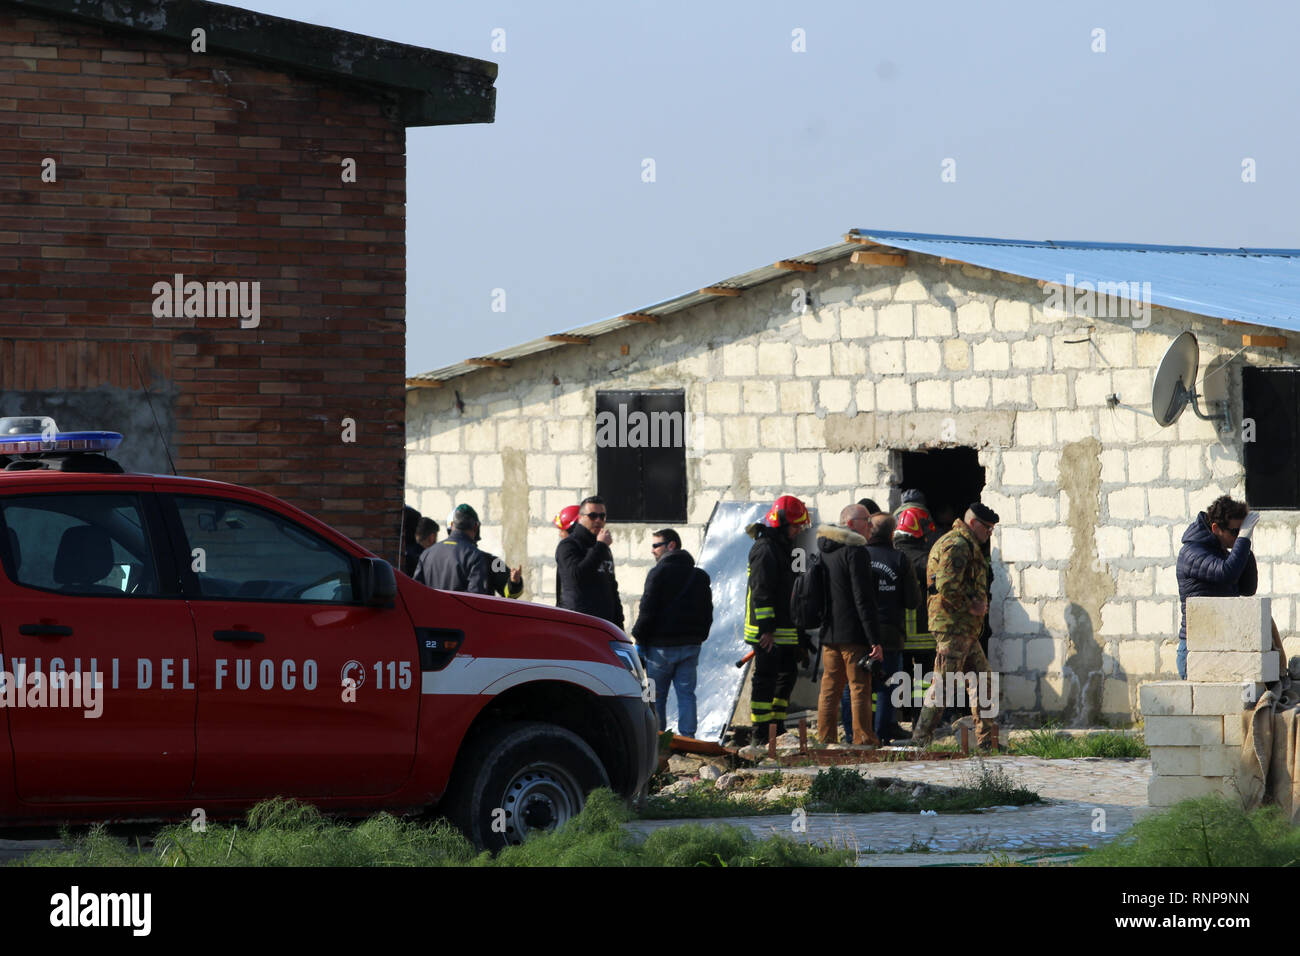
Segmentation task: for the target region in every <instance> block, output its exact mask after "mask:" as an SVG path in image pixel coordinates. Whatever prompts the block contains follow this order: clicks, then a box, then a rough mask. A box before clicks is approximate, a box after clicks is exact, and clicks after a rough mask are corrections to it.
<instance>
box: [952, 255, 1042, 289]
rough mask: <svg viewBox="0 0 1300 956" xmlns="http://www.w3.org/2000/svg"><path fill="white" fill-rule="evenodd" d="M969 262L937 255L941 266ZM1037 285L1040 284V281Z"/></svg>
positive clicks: (962, 264)
mask: <svg viewBox="0 0 1300 956" xmlns="http://www.w3.org/2000/svg"><path fill="white" fill-rule="evenodd" d="M969 264H970V263H968V262H966V261H965V260H964V259H949V258H947V257H945V256H940V257H939V265H941V266H964V265H969ZM1039 285H1040V286H1041V285H1042V283H1041V282H1040V283H1039Z"/></svg>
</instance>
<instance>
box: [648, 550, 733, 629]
mask: <svg viewBox="0 0 1300 956" xmlns="http://www.w3.org/2000/svg"><path fill="white" fill-rule="evenodd" d="M712 626H713V591H712V590H711V588H710V582H709V576H708V574H707V573H705V572H704V571H701V570H700V569H699V568H697V567H696V566H695V559H694V558H693V557H691V554H690V552H689V551H682V550H680V549H677V550H674V551H669V552H668V553H667V554H665V555H664V556H663V557H662V558H660V559H659V561H658V563H657V564H655V566H654V567H653V568H651V569H650V573H649V574H647V575H646V579H645V592H644V593H643V594H642V595H641V607H640V610H639V611H638V612H637V616H636V623H635V624H633V625H632V636H633V637H635V638H636V641H637V643H638V644H645V645H647V646H649V645H654V646H657V647H681V646H683V645H687V644H702V643H704V640H705V639H706V638H707V637H708V636H709V629H710V628H711V627H712Z"/></svg>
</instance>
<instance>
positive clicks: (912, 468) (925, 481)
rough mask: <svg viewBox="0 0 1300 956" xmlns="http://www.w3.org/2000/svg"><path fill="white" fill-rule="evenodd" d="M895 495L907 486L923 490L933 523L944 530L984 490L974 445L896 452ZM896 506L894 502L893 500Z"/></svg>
mask: <svg viewBox="0 0 1300 956" xmlns="http://www.w3.org/2000/svg"><path fill="white" fill-rule="evenodd" d="M899 457H900V458H901V459H902V460H901V462H900V468H899V470H898V472H896V474H898V475H899V476H900V479H899V482H898V497H900V498H901V496H902V493H903V492H904V491H906V490H907V489H908V488H917V489H919V490H921V491H922V492H924V493H925V500H926V502H928V503H929V505H930V515H931V516H932V517H933V518H934V523H935V526H936V527H937V528H938V529H939V531H941V532H944V531H947V530H949V529H950V528H951V527H952V523H953V521H954V520H956V519H957V518H960V517H961V516H962V515H963V514H965V513H966V507H967V506H968V505H969V504H970V503H971V502H972V501H978V500H979V497H980V494H981V492H983V491H984V466H983V465H981V464H980V462H979V454H978V453H977V452H976V451H975V449H974V448H936V449H933V450H931V451H904V452H899ZM895 507H897V502H895Z"/></svg>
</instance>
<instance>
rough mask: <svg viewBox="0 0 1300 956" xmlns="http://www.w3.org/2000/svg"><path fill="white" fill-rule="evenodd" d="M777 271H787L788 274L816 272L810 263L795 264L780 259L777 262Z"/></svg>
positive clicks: (790, 260)
mask: <svg viewBox="0 0 1300 956" xmlns="http://www.w3.org/2000/svg"><path fill="white" fill-rule="evenodd" d="M775 265H776V267H777V268H778V269H787V270H789V271H790V272H816V271H817V266H816V265H814V264H813V263H811V262H796V261H795V260H794V259H782V260H781V261H780V262H777V263H776V264H775Z"/></svg>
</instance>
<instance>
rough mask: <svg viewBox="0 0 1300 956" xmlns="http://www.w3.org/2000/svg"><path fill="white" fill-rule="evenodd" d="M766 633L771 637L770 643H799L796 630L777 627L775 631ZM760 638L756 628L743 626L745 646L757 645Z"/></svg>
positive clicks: (747, 625) (749, 625) (750, 625)
mask: <svg viewBox="0 0 1300 956" xmlns="http://www.w3.org/2000/svg"><path fill="white" fill-rule="evenodd" d="M768 633H770V634H771V635H772V642H773V643H774V644H781V645H790V644H798V643H799V631H798V629H797V628H793V627H778V628H777V629H776V630H775V631H770V632H768ZM760 637H762V635H761V634H760V633H759V631H758V628H756V627H754V626H753V625H752V624H746V625H745V643H746V644H757V643H758V639H759V638H760Z"/></svg>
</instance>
